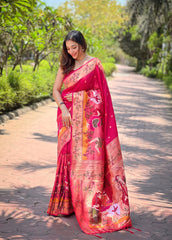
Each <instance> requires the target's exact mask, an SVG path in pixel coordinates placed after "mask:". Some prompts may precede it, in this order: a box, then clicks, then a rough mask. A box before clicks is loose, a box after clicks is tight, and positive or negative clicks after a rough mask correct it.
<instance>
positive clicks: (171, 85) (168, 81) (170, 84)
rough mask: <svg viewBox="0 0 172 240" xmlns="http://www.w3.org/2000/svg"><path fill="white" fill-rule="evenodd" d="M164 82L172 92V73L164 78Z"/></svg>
mask: <svg viewBox="0 0 172 240" xmlns="http://www.w3.org/2000/svg"><path fill="white" fill-rule="evenodd" d="M163 80H164V82H165V84H166V85H167V87H168V88H169V89H170V91H172V72H169V74H168V75H167V76H164V77H163Z"/></svg>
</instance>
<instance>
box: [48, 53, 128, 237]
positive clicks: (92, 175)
mask: <svg viewBox="0 0 172 240" xmlns="http://www.w3.org/2000/svg"><path fill="white" fill-rule="evenodd" d="M63 83H64V87H65V89H64V90H63V92H62V98H63V101H64V102H65V104H66V106H67V108H68V109H69V111H70V114H71V118H72V126H71V127H70V128H66V127H64V126H63V125H62V115H61V110H60V109H58V115H57V122H58V162H57V172H56V178H55V183H54V187H53V191H52V195H51V199H50V203H49V207H48V211H47V213H48V214H49V215H54V216H58V215H60V214H62V215H69V214H71V213H73V212H75V215H76V218H77V220H78V222H79V225H80V227H81V229H82V230H83V231H84V232H85V233H87V234H97V233H105V232H112V231H117V230H120V229H123V228H128V227H131V225H132V224H131V219H130V208H129V201H128V193H127V186H126V180H125V174H124V166H123V160H122V154H121V148H120V143H119V139H118V132H117V126H116V120H115V115H114V110H113V106H112V100H111V96H110V92H109V88H108V85H107V82H106V79H105V76H104V71H103V68H102V65H101V63H100V61H99V60H98V59H97V58H93V59H91V60H90V61H88V62H87V63H86V64H84V65H83V66H81V67H80V68H79V69H77V70H72V71H71V72H70V74H68V75H66V76H65V78H64V80H63ZM69 93H72V101H71V102H69V101H68V100H67V99H66V98H65V96H66V95H67V94H69Z"/></svg>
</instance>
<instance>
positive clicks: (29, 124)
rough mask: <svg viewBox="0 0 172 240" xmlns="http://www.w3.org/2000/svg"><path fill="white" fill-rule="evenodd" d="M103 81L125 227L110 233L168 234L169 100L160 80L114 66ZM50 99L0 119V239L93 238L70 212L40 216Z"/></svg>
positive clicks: (46, 182)
mask: <svg viewBox="0 0 172 240" xmlns="http://www.w3.org/2000/svg"><path fill="white" fill-rule="evenodd" d="M108 83H109V87H110V91H111V95H112V101H113V105H114V110H115V114H116V119H117V124H118V131H119V137H120V141H121V147H122V152H123V158H124V164H125V169H126V178H127V185H128V191H129V199H130V205H131V217H132V221H133V226H134V227H135V228H139V229H141V230H142V231H137V230H132V229H131V230H132V231H133V232H134V234H131V233H129V232H127V231H119V232H113V233H107V234H102V235H101V237H102V239H106V240H111V239H117V240H130V239H132V240H171V239H172V227H171V226H172V208H171V207H172V206H171V201H172V196H171V195H170V194H171V193H170V190H171V189H170V188H171V179H172V178H171V177H172V176H171V175H172V169H171V162H170V161H171V160H172V101H171V96H170V95H169V93H168V91H167V90H166V88H165V86H164V85H163V83H162V82H161V81H158V80H153V79H148V78H146V77H144V76H141V75H139V74H136V73H135V72H133V69H132V68H130V67H127V66H122V65H118V72H117V73H114V75H113V77H112V78H111V79H110V81H109V82H108ZM56 108H57V107H56V103H55V102H51V103H50V104H48V105H46V106H42V107H40V108H38V109H36V110H34V111H30V112H27V113H25V114H24V115H21V116H19V117H17V118H15V119H13V120H9V121H8V122H6V123H4V124H2V125H1V126H0V160H1V161H0V164H1V168H0V179H1V180H0V182H1V189H0V239H15V240H16V239H24V240H25V239H28V240H31V239H33V240H44V239H46V240H86V239H88V240H94V239H98V238H97V237H95V236H88V235H86V234H84V233H83V232H81V230H80V227H79V225H78V223H77V220H76V218H75V215H72V216H70V217H61V218H58V217H57V218H54V217H49V216H47V215H46V210H47V205H48V202H49V198H50V194H51V190H52V186H53V182H54V177H55V170H56V149H57V137H56V135H57V132H56Z"/></svg>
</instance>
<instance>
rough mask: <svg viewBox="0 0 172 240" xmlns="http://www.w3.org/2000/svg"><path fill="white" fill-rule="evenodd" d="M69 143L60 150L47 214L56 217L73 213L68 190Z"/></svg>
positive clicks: (69, 190)
mask: <svg viewBox="0 0 172 240" xmlns="http://www.w3.org/2000/svg"><path fill="white" fill-rule="evenodd" d="M70 164H71V162H70V142H68V143H67V144H66V145H65V146H64V147H63V149H62V151H61V153H60V156H59V158H58V163H57V170H56V178H55V182H54V187H53V191H52V194H51V198H50V202H49V206H48V210H47V213H48V214H49V215H53V216H58V215H59V214H62V215H69V214H71V213H73V206H72V197H71V188H70Z"/></svg>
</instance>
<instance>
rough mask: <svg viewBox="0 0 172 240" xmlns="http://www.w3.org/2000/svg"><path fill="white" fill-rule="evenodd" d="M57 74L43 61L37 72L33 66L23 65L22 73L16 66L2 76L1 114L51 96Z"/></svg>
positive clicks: (0, 82)
mask: <svg viewBox="0 0 172 240" xmlns="http://www.w3.org/2000/svg"><path fill="white" fill-rule="evenodd" d="M55 76H56V71H54V72H51V71H50V68H49V65H48V63H47V62H46V61H43V63H42V64H41V65H40V67H39V69H38V70H37V71H36V72H32V66H30V65H23V72H22V73H20V69H19V67H16V69H15V70H14V71H11V72H10V73H9V75H8V76H7V77H6V76H4V75H3V76H2V77H0V114H2V113H3V112H7V111H11V110H14V109H16V108H18V107H22V106H24V105H28V104H31V103H34V102H37V101H39V100H41V99H44V98H47V97H50V96H51V95H52V88H53V84H54V81H55Z"/></svg>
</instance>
